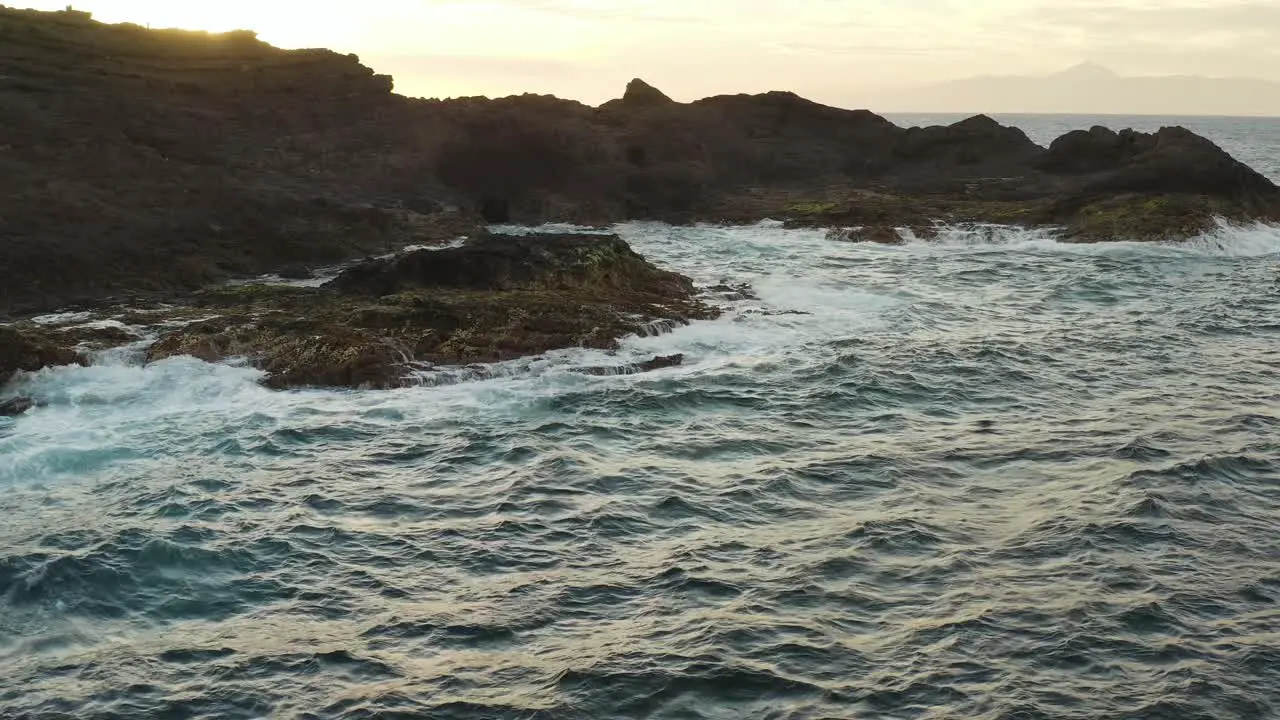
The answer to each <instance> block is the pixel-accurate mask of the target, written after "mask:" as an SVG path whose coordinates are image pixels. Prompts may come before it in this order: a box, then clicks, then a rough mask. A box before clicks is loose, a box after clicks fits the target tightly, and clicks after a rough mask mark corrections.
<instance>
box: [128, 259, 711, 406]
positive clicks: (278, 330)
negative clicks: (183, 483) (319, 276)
mask: <svg viewBox="0 0 1280 720" xmlns="http://www.w3.org/2000/svg"><path fill="white" fill-rule="evenodd" d="M193 301H194V304H195V305H196V306H198V307H199V308H201V309H202V310H205V311H210V312H214V313H216V314H217V315H218V316H217V317H215V318H212V319H208V320H203V321H199V322H195V323H192V324H190V325H188V326H186V327H184V328H182V329H180V330H177V331H174V332H172V333H169V334H167V335H165V336H164V337H162V338H161V339H160V340H159V341H158V342H157V343H156V344H155V345H154V346H153V347H152V348H151V350H150V352H149V358H150V359H151V360H160V359H163V358H167V357H172V356H175V355H191V356H194V357H198V358H201V359H204V360H208V361H220V360H226V359H228V358H232V357H245V358H248V359H249V360H250V361H251V362H252V363H253V364H255V365H257V366H258V367H261V368H262V369H263V370H265V371H266V373H267V377H266V383H267V384H268V385H271V386H273V387H279V388H289V387H306V386H331V387H332V386H340V387H364V388H386V387H397V386H400V385H404V384H411V383H412V381H411V380H410V379H409V376H410V374H411V371H412V370H413V369H414V367H415V366H416V365H417V364H419V363H429V364H432V365H466V364H472V363H488V362H498V361H503V360H511V359H515V358H519V357H525V356H530V355H536V354H539V353H542V352H546V351H547V350H552V349H557V348H567V347H587V348H599V349H612V348H615V347H616V346H617V341H618V339H619V338H621V337H624V336H626V335H630V334H634V333H638V332H643V331H646V330H647V329H648V328H650V327H652V326H653V324H654V323H669V324H671V325H673V326H674V325H679V324H684V323H687V322H689V321H691V320H695V319H707V318H712V317H715V316H716V315H717V314H718V311H717V310H716V309H715V308H712V307H710V306H708V305H706V304H704V303H702V302H701V301H700V300H698V299H697V297H696V290H695V288H694V286H693V283H692V282H691V281H690V280H689V279H688V278H685V277H683V276H681V275H678V274H676V273H671V272H667V271H664V270H661V269H659V268H656V267H654V266H653V265H652V264H650V263H648V262H647V261H645V260H644V259H643V258H642V257H640V256H639V255H637V254H636V253H635V252H634V251H632V250H631V248H630V247H629V246H628V245H627V244H626V243H625V242H623V241H622V240H621V239H620V238H618V237H617V236H616V235H535V236H527V237H526V236H512V237H497V236H492V237H485V238H483V239H480V240H478V241H476V242H473V243H468V244H466V245H464V246H462V247H458V248H449V249H443V250H422V251H417V252H413V253H408V254H405V255H403V256H399V257H396V258H388V259H383V260H374V261H370V262H367V263H363V264H361V265H357V266H355V267H353V268H350V269H349V270H347V271H346V272H344V273H343V274H341V275H340V276H339V277H338V278H337V279H335V280H333V281H332V282H330V283H328V284H327V285H325V286H323V287H320V288H292V287H278V286H277V287H270V286H255V285H245V286H240V287H236V288H225V289H220V290H213V291H209V292H206V293H202V294H200V295H199V296H197V297H195V298H194V300H193ZM662 360H663V359H655V361H654V362H655V363H657V364H654V366H653V368H651V369H656V368H658V367H661V366H662V365H661V364H660V361H662ZM667 360H669V359H667Z"/></svg>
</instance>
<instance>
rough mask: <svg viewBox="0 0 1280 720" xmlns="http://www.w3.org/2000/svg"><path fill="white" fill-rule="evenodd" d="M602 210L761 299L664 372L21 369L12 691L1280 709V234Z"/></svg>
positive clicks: (355, 703)
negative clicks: (325, 387) (916, 225)
mask: <svg viewBox="0 0 1280 720" xmlns="http://www.w3.org/2000/svg"><path fill="white" fill-rule="evenodd" d="M912 117H915V118H918V117H919V116H912ZM893 119H895V120H897V121H900V122H901V121H902V120H903V118H901V117H896V116H895V117H894V118H893ZM939 119H942V120H948V119H952V118H939ZM999 119H1001V120H1003V121H1006V122H1010V121H1011V122H1015V123H1016V124H1019V125H1021V126H1023V127H1025V128H1026V129H1027V130H1028V133H1029V134H1030V135H1031V136H1032V137H1033V138H1034V139H1036V140H1037V141H1041V142H1044V141H1046V139H1047V138H1050V137H1051V136H1052V135H1055V134H1057V133H1058V132H1059V131H1060V130H1063V129H1068V128H1070V127H1088V126H1089V125H1091V124H1096V123H1099V122H1100V123H1102V124H1108V125H1113V126H1119V127H1123V126H1128V125H1136V126H1139V127H1145V128H1150V127H1156V126H1159V125H1161V124H1185V125H1188V126H1190V127H1192V128H1193V129H1196V130H1198V131H1201V132H1203V133H1205V134H1206V135H1208V136H1209V137H1211V138H1212V139H1214V140H1215V141H1217V142H1219V144H1221V145H1222V146H1223V147H1225V148H1226V149H1228V150H1229V151H1231V152H1233V153H1234V154H1236V155H1237V157H1239V158H1241V159H1242V160H1244V161H1246V162H1248V163H1250V164H1251V165H1253V166H1254V167H1256V168H1258V169H1260V170H1262V171H1264V172H1266V173H1268V174H1269V175H1270V176H1271V177H1272V178H1273V179H1277V180H1280V120H1258V119H1248V120H1244V119H1241V120H1235V119H1210V118H1188V119H1171V120H1163V119H1150V118H1134V119H1132V120H1130V119H1125V118H1098V119H1094V118H1077V117H1039V118H1037V117H1008V116H1001V117H1000V118H999ZM617 231H618V232H619V233H621V234H622V236H623V237H624V238H625V239H626V240H627V241H628V242H630V243H631V244H632V245H633V246H634V247H635V248H636V249H637V250H638V251H639V252H641V253H642V254H643V255H644V256H645V257H647V258H649V259H650V260H652V261H654V262H655V263H657V264H659V265H661V266H664V267H668V268H671V269H675V270H679V271H681V272H684V273H686V274H688V275H690V276H692V277H694V278H695V279H696V280H698V281H699V282H700V283H702V284H705V285H714V284H721V283H728V284H734V285H737V284H749V285H750V286H751V288H752V291H753V293H754V295H755V296H756V297H754V298H748V299H742V300H736V301H733V302H732V304H731V307H730V309H729V312H728V313H727V314H726V315H725V316H724V317H723V318H721V319H719V320H716V321H710V322H698V323H695V324H693V325H691V326H689V327H685V328H681V329H678V330H677V331H675V332H673V333H669V334H664V335H656V336H652V337H636V338H630V339H628V340H626V341H625V342H624V344H623V348H622V350H621V351H619V354H620V355H622V356H623V357H624V358H636V359H642V358H648V357H652V356H654V355H666V354H671V353H677V352H678V353H684V354H685V355H686V358H687V360H686V364H685V365H684V366H683V367H678V368H671V369H665V370H660V371H657V372H654V373H649V374H644V375H631V376H617V377H596V376H587V375H583V374H581V373H577V372H574V371H573V370H574V368H577V367H583V366H598V365H601V364H616V363H618V361H619V358H617V357H612V358H611V357H606V356H604V355H603V354H602V353H600V352H597V351H587V350H566V351H561V352H554V353H549V354H548V355H546V356H545V357H543V358H540V359H537V360H525V361H517V362H510V363H506V364H504V365H501V366H499V367H497V368H495V369H494V370H493V372H492V373H490V375H489V376H488V377H486V378H483V379H478V378H476V377H475V375H474V374H468V373H466V372H459V371H440V372H434V373H424V375H423V377H422V380H423V385H422V386H421V387H414V388H407V389H402V390H393V391H369V392H360V391H319V390H317V391H299V392H273V391H269V390H267V389H264V388H262V387H260V386H259V385H258V384H257V380H258V378H259V373H258V372H257V371H255V370H254V369H252V368H248V367H244V366H235V365H209V364H205V363H201V362H199V361H195V360H192V359H186V358H176V359H171V360H166V361H163V362H159V363H155V364H153V365H150V366H146V367H143V366H142V365H141V364H140V363H139V361H138V358H137V353H136V352H130V351H129V350H125V351H116V352H112V353H108V354H105V355H104V356H102V357H100V358H99V360H98V362H97V363H96V364H95V365H93V366H91V367H86V368H53V369H47V370H45V371H42V372H40V373H36V374H33V375H29V376H26V377H24V378H22V379H20V380H19V381H18V382H17V384H16V386H15V387H12V388H10V389H9V391H10V392H21V393H23V394H28V395H31V396H33V397H35V398H37V399H38V400H40V401H42V402H43V403H44V406H43V407H40V408H38V409H36V410H35V411H33V412H31V413H30V414H28V415H26V416H24V417H21V418H17V419H0V518H2V521H0V718H5V719H6V720H8V719H13V720H17V719H19V718H209V719H213V718H219V719H222V718H298V719H304V718H305V719H318V718H351V719H355V718H504V719H508V718H509V719H511V720H517V719H519V720H542V719H544V718H545V719H548V720H550V719H560V718H567V719H575V720H576V719H579V718H580V719H582V720H604V719H608V718H679V719H688V720H694V719H698V720H701V719H707V720H712V719H715V720H739V719H745V718H768V719H783V718H786V719H800V718H806V719H807V718H814V719H817V718H877V719H878V718H886V719H904V720H905V719H912V720H917V719H918V720H960V719H965V720H972V719H984V720H997V719H999V720H1038V719H1041V718H1043V719H1045V720H1049V719H1054V720H1059V719H1064V718H1065V719H1081V720H1083V719H1086V718H1088V719H1094V718H1125V719H1134V720H1137V719H1151V720H1156V719H1160V720H1164V719H1168V718H1177V719H1179V720H1187V719H1195V718H1203V719H1205V720H1222V719H1224V718H1249V719H1258V718H1280V229H1277V228H1271V227H1226V226H1224V227H1222V228H1219V229H1218V230H1217V231H1215V232H1212V233H1209V234H1206V235H1205V236H1203V237H1200V238H1196V239H1194V240H1191V241H1188V242H1185V243H1178V244H1138V243H1114V244H1106V245H1067V244H1061V243H1058V242H1056V241H1055V240H1053V239H1052V238H1051V237H1049V236H1048V235H1047V234H1045V233H1040V232H1032V231H1025V230H1014V229H1006V228H984V227H979V228H952V229H948V230H946V231H944V232H943V233H942V234H941V235H940V237H939V238H938V239H937V240H936V241H931V242H911V243H908V244H906V245H904V246H900V247H885V246H879V245H858V244H850V243H841V242H835V241H832V240H828V239H827V238H826V237H825V235H824V233H823V232H822V231H813V230H786V229H783V228H782V227H781V226H780V225H778V224H777V223H772V222H764V223H760V224H757V225H753V226H748V227H735V228H721V227H709V226H702V227H693V228H677V227H670V226H666V225H661V224H653V223H630V224H624V225H620V226H618V227H617ZM45 320H46V321H47V322H49V323H51V324H59V323H61V324H73V323H75V322H77V318H76V317H75V316H74V315H61V316H59V315H54V316H50V317H48V318H45ZM135 350H136V349H135Z"/></svg>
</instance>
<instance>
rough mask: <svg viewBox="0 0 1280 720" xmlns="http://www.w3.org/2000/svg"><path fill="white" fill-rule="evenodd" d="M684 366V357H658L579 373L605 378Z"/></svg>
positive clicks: (584, 369)
mask: <svg viewBox="0 0 1280 720" xmlns="http://www.w3.org/2000/svg"><path fill="white" fill-rule="evenodd" d="M683 364H684V355H682V354H678V355H659V356H657V357H654V358H653V359H651V360H645V361H644V362H638V363H634V364H631V365H619V366H615V367H589V368H583V369H582V370H581V371H580V372H582V373H584V374H586V375H597V376H602V377H607V376H610V375H637V374H639V373H647V372H653V371H654V370H662V369H664V368H672V367H679V366H681V365H683Z"/></svg>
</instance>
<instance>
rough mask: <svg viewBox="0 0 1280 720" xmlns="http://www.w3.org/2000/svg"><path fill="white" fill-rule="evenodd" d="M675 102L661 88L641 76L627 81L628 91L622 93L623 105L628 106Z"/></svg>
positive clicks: (659, 105)
mask: <svg viewBox="0 0 1280 720" xmlns="http://www.w3.org/2000/svg"><path fill="white" fill-rule="evenodd" d="M674 103H675V101H674V100H672V99H671V98H669V97H667V96H666V94H665V93H663V92H662V91H661V90H659V89H658V88H656V87H654V86H652V85H650V84H649V83H647V82H645V81H643V80H641V79H640V78H636V79H634V80H632V81H631V82H629V83H627V91H626V92H625V93H624V94H623V95H622V105H623V106H624V107H628V108H637V107H655V106H656V107H662V106H665V105H672V104H674Z"/></svg>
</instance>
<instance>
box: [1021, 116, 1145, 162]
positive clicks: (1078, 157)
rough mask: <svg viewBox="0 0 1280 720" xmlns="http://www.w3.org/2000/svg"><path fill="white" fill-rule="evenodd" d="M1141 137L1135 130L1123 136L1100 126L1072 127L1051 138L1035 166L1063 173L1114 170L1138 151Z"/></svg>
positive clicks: (1142, 137)
mask: <svg viewBox="0 0 1280 720" xmlns="http://www.w3.org/2000/svg"><path fill="white" fill-rule="evenodd" d="M1144 137H1145V136H1140V135H1136V134H1134V133H1126V134H1125V135H1123V136H1122V135H1121V134H1120V133H1117V132H1116V131H1114V130H1111V129H1109V128H1105V127H1101V126H1094V127H1093V128H1092V129H1090V130H1087V131H1086V130H1073V131H1071V132H1069V133H1067V134H1066V135H1063V136H1062V137H1060V138H1058V139H1057V140H1054V141H1053V143H1052V144H1051V145H1050V146H1049V151H1048V152H1047V153H1046V154H1045V155H1044V157H1043V158H1041V160H1040V161H1039V162H1038V165H1039V167H1041V168H1042V169H1044V170H1048V171H1049V172H1056V173H1065V174H1083V173H1094V172H1102V171H1105V170H1113V169H1115V168H1116V167H1118V166H1119V165H1120V164H1121V163H1122V162H1124V161H1125V160H1126V159H1129V158H1132V157H1133V156H1134V155H1136V154H1137V153H1138V152H1141V149H1140V147H1139V144H1140V143H1141V141H1142V140H1143V139H1144ZM1141 144H1145V143H1141Z"/></svg>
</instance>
